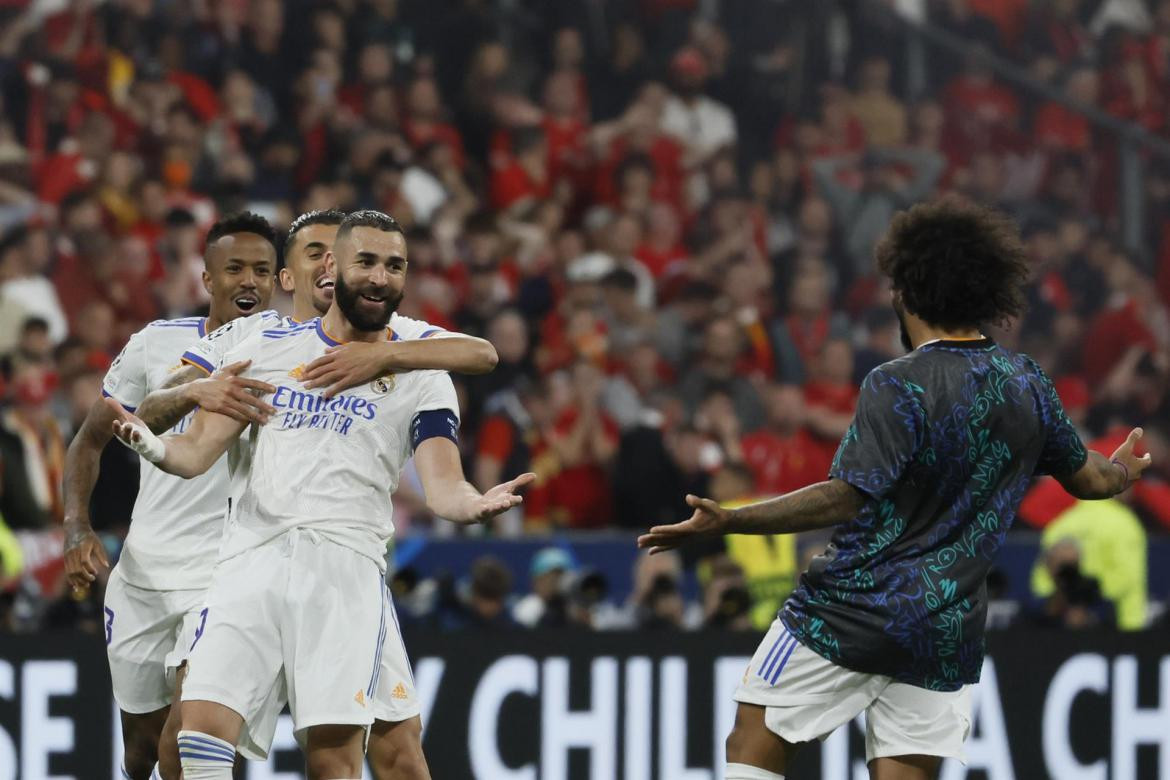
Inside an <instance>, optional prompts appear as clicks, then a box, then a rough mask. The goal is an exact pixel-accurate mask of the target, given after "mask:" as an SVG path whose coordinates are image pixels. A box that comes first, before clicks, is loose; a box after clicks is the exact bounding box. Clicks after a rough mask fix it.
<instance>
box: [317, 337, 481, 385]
mask: <svg viewBox="0 0 1170 780" xmlns="http://www.w3.org/2000/svg"><path fill="white" fill-rule="evenodd" d="M498 361H499V357H498V356H497V355H496V348H495V347H493V346H492V345H491V342H489V341H486V340H484V339H478V338H475V337H474V336H465V335H462V334H459V335H455V334H451V335H448V336H444V337H442V338H422V339H408V340H406V341H374V342H368V341H351V342H349V343H348V344H342V345H341V346H337V347H330V348H329V349H328V350H327V351H326V352H325V354H324V355H322V356H321V357H319V358H317V359H316V360H314V361H313V362H312V363H310V364H309V365H307V366H305V373H304V382H305V387H308V388H316V387H324V388H325V393H324V395H325V397H326V398H332V397H333V396H335V395H337V394H338V393H340V392H342V391H343V390H348V389H349V388H351V387H357V386H358V385H361V384H365V383H366V382H370V381H373V380H374V379H377V378H378V377H380V376H384V375H385V374H390V373H394V372H402V371H421V370H427V369H434V370H438V371H450V372H453V373H456V374H486V373H488V372H490V371H491V370H492V369H493V368H495V367H496V363H497V362H498Z"/></svg>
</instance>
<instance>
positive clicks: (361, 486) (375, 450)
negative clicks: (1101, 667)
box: [222, 319, 459, 568]
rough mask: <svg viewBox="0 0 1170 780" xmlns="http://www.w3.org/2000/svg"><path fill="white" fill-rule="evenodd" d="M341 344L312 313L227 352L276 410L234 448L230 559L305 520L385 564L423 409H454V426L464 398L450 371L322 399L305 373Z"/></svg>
mask: <svg viewBox="0 0 1170 780" xmlns="http://www.w3.org/2000/svg"><path fill="white" fill-rule="evenodd" d="M392 337H393V336H392ZM338 343H339V342H337V341H335V340H333V339H332V338H330V337H329V336H328V335H327V334H326V333H325V331H324V329H323V328H322V326H321V321H320V319H314V320H310V321H309V322H306V323H304V324H299V325H294V326H292V327H280V328H271V329H266V330H261V331H257V332H254V333H253V334H252V335H251V336H249V337H248V338H247V339H245V340H244V341H243V343H241V344H240V345H239V346H238V347H236V348H235V349H232V350H230V351H229V352H227V353H226V354H225V355H224V357H223V361H224V362H225V363H234V362H236V361H239V360H251V361H252V364H251V366H249V368H248V370H247V371H246V372H245V373H244V375H245V376H248V377H251V378H254V379H258V380H260V381H262V382H267V383H269V384H271V385H273V386H275V387H276V391H275V392H274V393H272V394H271V395H270V396H267V400H268V402H269V403H270V404H272V405H273V406H274V407H276V410H277V413H276V414H275V415H274V416H273V417H272V418H271V419H270V420H269V421H268V423H267V424H266V425H262V426H257V425H252V426H249V428H248V429H246V430H245V431H244V432H243V433H242V434H241V436H240V442H239V444H238V446H235V447H233V449H232V451H231V452H230V453H229V462H230V466H231V471H232V503H231V506H230V509H229V517H228V522H227V532H226V535H225V538H224V546H223V551H222V557H223V558H225V559H226V558H230V557H232V556H234V555H237V554H239V553H240V552H243V551H244V550H247V549H250V548H253V547H256V546H258V545H261V544H263V543H264V542H266V541H268V540H270V539H272V538H274V537H276V536H278V535H280V534H283V533H285V532H286V531H289V530H290V529H292V528H297V527H300V528H311V529H313V530H314V531H316V532H317V533H319V534H320V535H321V536H322V537H325V538H328V539H330V540H332V541H334V542H336V543H338V544H341V545H344V546H346V547H349V548H351V549H353V550H355V551H357V552H359V553H361V554H363V555H366V556H368V557H369V558H371V559H373V560H374V561H375V562H377V563H378V565H379V567H382V568H384V561H383V558H384V556H385V552H386V543H387V542H388V541H389V539H390V537H391V535H392V534H393V532H394V525H393V522H392V520H391V518H392V509H391V505H390V494H391V493H393V492H394V490H395V489H396V488H397V486H398V478H399V475H400V474H401V472H402V468H403V466H404V465H405V464H406V461H407V459H408V458H410V456H411V430H410V428H411V424H412V422H413V421H414V419H415V416H416V415H417V414H418V413H419V412H424V411H428V410H442V409H447V410H450V411H451V412H452V413H453V414H454V415H455V423H454V424H455V426H457V425H458V413H459V405H458V401H457V399H456V397H455V387H454V385H452V384H451V379H450V377H449V376H447V374H446V373H445V372H443V371H411V372H407V373H403V374H395V375H388V376H386V377H382V378H379V379H376V380H374V381H373V382H369V383H366V384H364V385H361V386H359V387H356V388H353V389H350V390H346V391H345V392H343V393H340V394H339V395H337V396H334V397H333V398H331V399H329V400H325V399H324V398H323V396H322V392H321V391H320V390H307V389H306V388H305V386H304V385H303V384H302V383H301V382H300V380H299V379H298V376H299V375H300V372H301V371H302V370H303V367H304V366H305V365H307V364H308V363H311V362H312V361H313V360H315V359H317V358H318V357H320V356H321V355H323V354H324V353H325V350H326V349H327V348H329V347H331V346H336V345H337V344H338ZM454 433H455V430H452V435H454Z"/></svg>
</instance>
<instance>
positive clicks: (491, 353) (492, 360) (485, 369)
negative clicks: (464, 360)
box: [469, 339, 500, 374]
mask: <svg viewBox="0 0 1170 780" xmlns="http://www.w3.org/2000/svg"><path fill="white" fill-rule="evenodd" d="M499 362H500V356H499V355H498V354H497V353H496V348H495V347H494V346H492V343H491V342H490V341H488V340H487V339H476V344H475V350H474V354H473V360H472V368H473V369H474V370H473V371H471V372H469V373H472V374H489V373H491V372H492V371H494V370H495V368H496V366H497V365H498V364H499Z"/></svg>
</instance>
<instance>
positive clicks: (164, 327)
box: [138, 317, 207, 335]
mask: <svg viewBox="0 0 1170 780" xmlns="http://www.w3.org/2000/svg"><path fill="white" fill-rule="evenodd" d="M206 322H207V320H206V319H205V318H204V317H177V318H175V319H173V320H154V321H153V322H148V323H146V325H144V326H143V327H142V329H141V330H139V331H138V333H140V334H142V335H158V334H171V333H174V332H176V331H178V332H180V333H182V332H196V333H199V332H202V331H203V330H204V328H205V327H206Z"/></svg>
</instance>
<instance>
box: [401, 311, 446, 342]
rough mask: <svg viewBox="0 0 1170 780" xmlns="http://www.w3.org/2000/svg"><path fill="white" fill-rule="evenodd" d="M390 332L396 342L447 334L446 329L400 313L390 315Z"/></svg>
mask: <svg viewBox="0 0 1170 780" xmlns="http://www.w3.org/2000/svg"><path fill="white" fill-rule="evenodd" d="M389 324H390V331H391V333H392V334H393V336H392V338H393V339H394V340H404V341H409V340H411V339H425V338H430V337H431V336H435V335H438V334H444V333H446V332H447V330H446V329H445V328H440V327H439V326H438V325H432V324H431V323H429V322H427V321H426V320H416V319H414V318H413V317H406V316H404V315H402V314H399V313H398V312H394V313H393V314H391V315H390V323H389Z"/></svg>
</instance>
